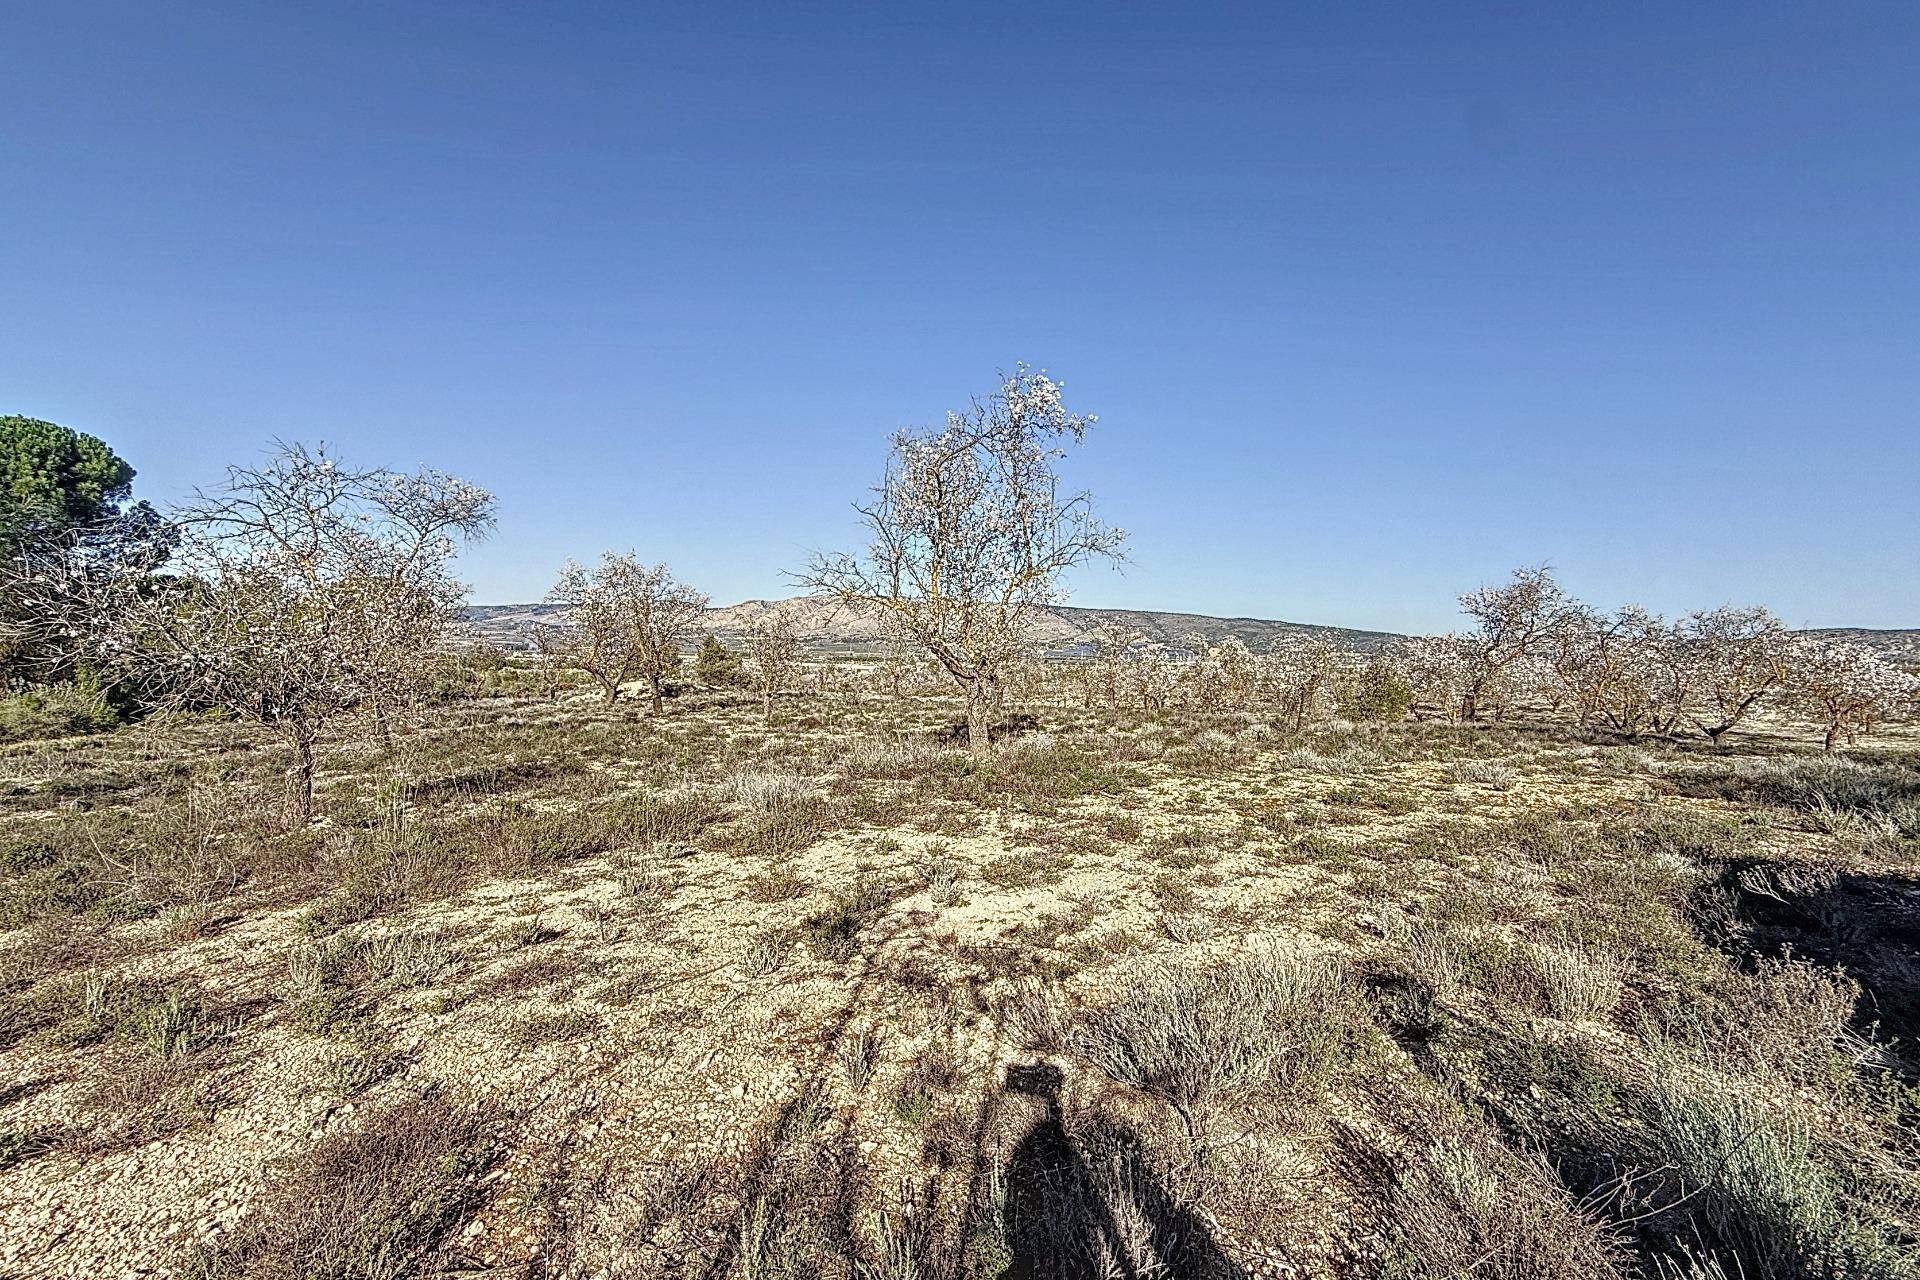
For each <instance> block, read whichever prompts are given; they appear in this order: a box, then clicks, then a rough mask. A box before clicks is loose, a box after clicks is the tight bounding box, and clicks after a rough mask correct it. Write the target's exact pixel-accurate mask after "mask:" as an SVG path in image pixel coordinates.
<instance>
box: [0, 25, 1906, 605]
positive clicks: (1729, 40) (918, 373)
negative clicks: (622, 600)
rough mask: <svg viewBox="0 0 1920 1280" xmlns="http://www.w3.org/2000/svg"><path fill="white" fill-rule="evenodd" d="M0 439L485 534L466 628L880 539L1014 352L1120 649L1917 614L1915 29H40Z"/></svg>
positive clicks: (14, 252)
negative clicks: (1484, 611) (903, 445)
mask: <svg viewBox="0 0 1920 1280" xmlns="http://www.w3.org/2000/svg"><path fill="white" fill-rule="evenodd" d="M0 60H3V61H0V65H3V66H4V70H5V78H4V89H3V90H0V173H4V175H5V181H6V194H5V196H4V198H3V199H0V412H17V413H26V414H31V415H34V416H38V417H45V418H52V419H54V420H56V421H59V422H63V423H66V424H68V425H70V426H73V427H76V428H80V429H82V430H86V431H91V432H93V433H95V434H97V435H100V436H102V437H104V438H106V439H107V440H108V441H110V442H111V443H112V444H114V445H115V446H116V447H117V448H118V449H119V450H120V451H121V452H122V453H123V454H124V455H125V456H126V457H127V458H128V459H129V460H130V461H132V462H133V463H134V464H135V465H136V466H137V467H138V468H139V470H140V480H139V482H138V489H139V492H140V493H142V494H143V495H144V496H147V497H149V498H153V499H156V500H165V499H167V498H169V497H172V496H174V495H177V494H178V493H179V492H181V491H182V490H183V489H185V488H186V487H188V486H190V485H192V484H194V483H197V482H203V481H206V480H209V479H212V478H215V477H216V476H217V475H218V474H219V469H220V467H221V466H222V465H223V464H224V463H226V462H228V461H230V460H233V459H244V458H249V457H254V456H257V455H258V453H259V451H260V449H261V448H262V446H263V443H264V441H266V440H267V439H268V438H269V437H273V436H280V437H285V438H292V439H301V440H307V441H315V440H322V439H324V440H326V441H327V442H329V443H330V444H332V445H333V446H335V448H336V449H337V451H339V452H341V453H343V454H344V455H346V456H348V457H350V458H353V459H355V460H359V461H366V462H378V463H385V464H391V465H396V466H408V467H411V466H415V465H418V464H420V463H423V462H431V463H433V464H436V465H438V466H441V467H443V468H445V469H447V470H450V471H453V472H456V473H458V474H460V475H463V476H466V477H468V478H470V479H473V480H476V481H479V482H481V483H483V484H486V485H488V486H489V487H491V488H492V489H494V490H495V492H496V493H497V494H498V495H499V498H500V503H501V524H500V531H499V534H498V536H497V537H496V538H495V539H494V540H493V541H492V542H490V543H489V544H487V545H485V546H484V547H483V548H481V549H480V550H479V551H478V552H476V553H474V554H473V555H471V556H469V557H468V558H467V560H466V561H465V565H464V572H465V574H466V576H467V577H468V578H469V579H470V580H471V581H472V582H473V584H474V587H475V598H476V599H478V600H481V601H496V602H497V601H509V600H525V599H530V598H534V597H537V596H539V595H540V594H541V593H542V592H543V591H544V590H545V588H546V586H547V585H548V583H549V582H550V581H551V578H552V576H553V573H554V571H555V570H556V568H557V567H558V565H559V563H560V562H561V560H562V559H563V558H565V557H566V556H567V555H569V554H572V555H575V556H579V557H582V558H585V557H588V556H592V555H595V554H597V553H598V552H599V551H600V550H602V549H604V548H608V547H615V548H622V549H625V548H629V547H631V548H635V549H637V550H638V551H639V552H640V553H641V554H642V555H643V556H645V557H647V558H649V559H664V560H666V561H668V562H669V563H670V564H672V565H673V566H674V567H675V568H676V569H677V570H679V571H680V572H681V574H682V576H684V577H685V578H687V579H689V580H691V581H693V582H694V583H696V584H697V585H700V586H701V587H703V588H704V589H706V590H707V591H709V592H710V593H711V594H712V595H713V596H714V597H715V598H716V600H720V601H730V600H734V599H739V598H743V597H748V596H765V595H774V594H786V593H787V592H788V591H789V588H788V586H787V585H786V583H785V582H784V580H783V578H782V577H781V570H783V569H787V568H792V567H796V566H797V565H799V564H800V563H801V562H802V561H803V559H804V558H805V555H806V553H807V551H808V550H809V549H814V548H832V547H840V546H846V545H851V544H852V543H853V541H854V540H855V539H856V537H857V533H856V530H855V526H854V523H853V520H852V517H851V515H850V513H849V510H848V503H849V502H850V501H851V500H853V499H854V498H856V497H859V496H860V495H861V492H862V490H863V488H864V487H865V486H866V485H868V484H870V483H871V482H872V481H873V479H874V478H875V477H876V476H877V474H878V471H879V469H880V465H881V462H882V460H883V453H884V440H885V436H886V434H887V432H888V431H890V430H891V429H892V428H894V427H896V426H899V425H904V424H913V423H923V422H929V421H933V420H937V419H938V418H939V416H940V415H941V413H942V412H943V411H944V410H945V409H946V408H947V407H948V406H950V405H955V404H958V403H960V402H962V401H963V400H964V398H965V396H966V395H967V394H969V393H970V392H976V391H983V390H985V389H987V388H988V387H989V386H990V385H991V384H992V381H993V376H994V371H995V370H996V369H999V368H1004V367H1010V366H1011V365H1012V364H1013V363H1014V362H1015V361H1017V360H1027V361H1030V362H1032V363H1034V364H1036V365H1040V366H1043V367H1045V368H1047V369H1048V370H1050V371H1051V372H1053V373H1054V374H1055V375H1056V376H1059V377H1061V378H1063V379H1065V380H1066V382H1067V384H1068V388H1069V399H1070V402H1071V403H1073V404H1074V405H1075V407H1078V408H1082V409H1085V410H1091V411H1093V412H1097V413H1099V414H1100V415H1101V418H1102V422H1101V426H1100V428H1099V429H1098V432H1097V434H1096V435H1093V436H1091V437H1090V438H1089V444H1088V446H1087V448H1086V449H1084V450H1083V451H1081V453H1080V455H1079V456H1078V457H1076V458H1075V459H1074V460H1073V463H1072V468H1071V469H1072V475H1073V478H1074V479H1075V480H1077V481H1080V482H1083V483H1084V484H1086V485H1087V486H1089V487H1091V488H1092V489H1093V490H1094V491H1095V492H1096V493H1097V494H1098V495H1099V497H1100V499H1101V502H1102V506H1103V509H1104V511H1105V513H1106V514H1107V516H1108V517H1109V518H1110V519H1111V520H1113V521H1114V522H1116V523H1119V524H1122V525H1124V526H1126V527H1127V528H1128V529H1130V530H1131V531H1132V532H1133V535H1134V557H1135V563H1134V565H1133V566H1132V567H1131V568H1130V569H1128V570H1127V571H1126V573H1125V574H1124V575H1115V574H1112V573H1109V572H1106V571H1100V572H1097V573H1091V574H1084V575H1082V576H1081V577H1080V578H1079V579H1078V580H1077V582H1076V583H1075V588H1076V590H1075V601H1076V602H1077V603H1082V604H1090V605H1113V606H1121V605H1125V606H1133V607H1144V608H1165V609H1186V610H1194V611H1201V612H1209V613H1240V614H1255V615H1262V616H1268V617H1283V618H1291V619H1299V620H1305V621H1321V622H1338V623H1346V624H1349V625H1355V626H1378V627H1390V628H1395V629H1407V628H1438V627H1444V626H1447V625H1450V623H1451V622H1452V620H1453V616H1454V615H1453V603H1452V598H1453V596H1454V595H1455V594H1456V593H1457V592H1459V591H1461V590H1464V589H1466V588H1469V587H1471V586H1473V585H1474V584H1475V583H1477V582H1479V581H1482V580H1486V579H1490V578H1495V577H1499V576H1501V575H1503V574H1504V573H1505V571H1506V570H1507V569H1509V568H1511V567H1512V566H1514V565H1517V564H1522V563H1538V562H1541V561H1550V562H1551V563H1552V564H1553V565H1554V566H1555V568H1556V569H1557V570H1558V571H1559V572H1560V574H1561V576H1562V578H1563V580H1564V581H1565V582H1566V583H1567V584H1568V585H1569V586H1570V587H1571V588H1572V589H1573V590H1575V591H1576V592H1578V593H1579V594H1581V595H1582V596H1584V597H1587V598H1589V599H1591V600H1593V601H1594V602H1596V603H1600V604H1614V603H1619V602H1621V601H1625V600H1635V601H1640V602H1643V603H1645V604H1647V605H1649V606H1652V607H1656V608H1661V609H1665V610H1669V611H1677V610H1683V609H1686V608H1690V607H1694V606H1697V605H1706V604H1716V603H1722V602H1725V601H1729V600H1731V601H1738V602H1747V601H1758V602H1765V603H1769V604H1771V605H1773V606H1774V607H1775V608H1776V609H1777V610H1779V611H1780V612H1781V613H1782V614H1783V615H1784V616H1785V617H1786V618H1787V619H1788V620H1789V621H1790V622H1792V623H1795V624H1807V625H1818V624H1831V625H1839V624H1851V625H1868V626H1920V590H1916V583H1917V582H1920V573H1917V572H1916V571H1917V570H1920V537H1916V523H1917V521H1916V515H1917V514H1920V444H1917V443H1916V436H1917V435H1920V432H1917V430H1916V429H1917V428H1920V72H1917V71H1916V68H1920V7H1917V6H1915V5H1914V4H1913V3H1912V0H1901V2H1899V3H1888V4H1847V3H1839V4H1831V5H1813V4H1804V3H1797V4H1768V3H1759V4H1754V3H1741V4H1724V5H1721V4H1707V3H1701V4H1673V3H1657V4H1653V3H1647V4H1589V5H1572V4H1546V5H1500V6H1493V5H1445V4H1426V3H1421V4H1412V3H1409V4H1404V5H1374V4H1365V3H1355V4H1347V3H1340V4H1332V3H1329V4H1324V5H1305V4H1298V5H1280V4H1262V5H1257V6H1256V5H1249V6H1246V7H1244V8H1234V7H1227V6H1210V5H1198V6H1186V5H1169V4H1154V5H1130V4H1084V5H1047V4H1021V5H1010V6H1006V7H999V6H994V5H988V4H972V5H939V6H925V7H921V6H916V5H905V4H875V5H872V6H860V7H851V6H839V7H836V6H827V5H781V6H774V5H761V6H751V7H750V6H734V5H724V4H722V5H674V6H658V7H655V6H646V5H640V4H629V3H619V4H615V3H607V4H562V3H554V4H525V3H521V4H506V3H475V2H462V3H451V2H448V3H438V4H429V3H391V2H383V3H368V4H363V5H339V4H330V3H325V2H323V0H312V2H310V3H305V4H299V5H290V4H265V3H262V4H252V5H246V4H234V5H221V6H211V5H200V4H193V3H181V4H153V3H150V2H149V0H141V2H139V3H124V4H90V3H86V2H84V0H60V2H58V3H19V2H17V0H16V2H14V3H9V4H6V5H5V7H4V8H0Z"/></svg>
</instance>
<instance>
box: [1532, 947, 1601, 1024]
mask: <svg viewBox="0 0 1920 1280" xmlns="http://www.w3.org/2000/svg"><path fill="white" fill-rule="evenodd" d="M1522 955H1523V956H1524V957H1525V959H1526V963H1527V965H1528V967H1529V968H1530V969H1531V971H1532V978H1533V982H1534V983H1535V985H1536V987H1537V989H1538V991H1539V994H1540V999H1541V1001H1542V1003H1543V1004H1544V1005H1545V1006H1546V1009H1547V1012H1549V1013H1551V1014H1552V1015H1553V1016H1554V1017H1556V1018H1565V1019H1567V1020H1569V1021H1573V1022H1582V1021H1586V1020H1588V1019H1592V1018H1599V1017H1603V1016H1605V1015H1606V1014H1608V1013H1611V1012H1612V1011H1613V1008H1614V1006H1615V1005H1617V1004H1619V1003H1620V995H1621V991H1622V985H1621V984H1622V981H1623V979H1624V978H1625V977H1626V965H1625V963H1624V962H1623V961H1621V960H1620V958H1619V957H1617V956H1613V955H1608V954H1605V953H1597V952H1590V951H1586V950H1583V949H1581V948H1579V947H1575V946H1571V945H1569V944H1567V943H1564V942H1549V941H1541V940H1538V939H1529V940H1528V941H1527V942H1525V943H1524V944H1523V946H1522Z"/></svg>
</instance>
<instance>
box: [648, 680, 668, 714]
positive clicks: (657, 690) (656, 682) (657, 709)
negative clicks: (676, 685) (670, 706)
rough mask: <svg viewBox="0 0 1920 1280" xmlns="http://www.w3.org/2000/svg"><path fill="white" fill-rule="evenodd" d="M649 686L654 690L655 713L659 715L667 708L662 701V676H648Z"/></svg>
mask: <svg viewBox="0 0 1920 1280" xmlns="http://www.w3.org/2000/svg"><path fill="white" fill-rule="evenodd" d="M647 688H648V689H650V690H651V691H652V692H653V714H655V715H659V714H660V713H661V712H662V711H663V710H665V709H666V708H665V707H664V706H663V705H662V703H661V695H660V677H659V676H657V675H655V676H648V677H647Z"/></svg>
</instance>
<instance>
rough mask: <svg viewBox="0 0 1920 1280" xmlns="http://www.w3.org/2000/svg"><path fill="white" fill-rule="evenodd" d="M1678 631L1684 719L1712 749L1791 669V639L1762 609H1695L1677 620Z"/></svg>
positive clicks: (1769, 613) (1778, 623)
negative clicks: (1685, 707)
mask: <svg viewBox="0 0 1920 1280" xmlns="http://www.w3.org/2000/svg"><path fill="white" fill-rule="evenodd" d="M1677 632H1678V635H1679V639H1680V649H1681V653H1682V661H1683V662H1684V663H1685V664H1686V667H1687V671H1688V685H1689V689H1688V693H1689V700H1688V710H1687V718H1688V719H1689V720H1691V721H1692V722H1693V724H1694V727H1695V728H1697V729H1699V730H1700V732H1702V733H1704V734H1706V735H1707V737H1708V739H1709V740H1711V741H1712V743H1713V745H1714V746H1716V747H1717V746H1719V745H1720V740H1721V739H1722V738H1724V737H1726V736H1727V734H1728V733H1729V732H1731V731H1732V730H1733V729H1735V728H1737V727H1738V726H1739V724H1740V722H1741V721H1742V720H1745V719H1746V718H1747V716H1748V715H1749V714H1751V713H1752V711H1753V710H1754V708H1756V707H1758V706H1759V705H1760V704H1761V703H1762V702H1763V701H1765V700H1766V699H1767V698H1768V697H1770V696H1771V695H1772V694H1773V693H1774V692H1775V691H1777V690H1778V689H1779V688H1780V686H1781V685H1783V684H1785V683H1786V681H1787V677H1788V676H1789V675H1790V674H1791V673H1792V660H1793V642H1792V637H1790V636H1789V635H1788V634H1787V629H1786V627H1784V626H1783V625H1781V622H1780V619H1778V618H1776V617H1774V616H1773V614H1772V613H1771V612H1769V611H1768V610H1766V609H1764V608H1761V607H1758V606H1753V607H1746V608H1739V607H1735V606H1733V605H1722V606H1720V607H1719V608H1717V609H1700V610H1697V611H1695V612H1693V613H1690V614H1688V615H1687V616H1686V617H1685V618H1683V619H1681V621H1680V623H1679V626H1678V628H1677Z"/></svg>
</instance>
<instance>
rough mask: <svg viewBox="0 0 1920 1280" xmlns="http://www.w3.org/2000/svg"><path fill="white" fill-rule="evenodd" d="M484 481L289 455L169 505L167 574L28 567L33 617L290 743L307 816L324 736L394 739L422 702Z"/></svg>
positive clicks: (110, 672) (299, 449) (303, 453)
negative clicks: (341, 726)
mask: <svg viewBox="0 0 1920 1280" xmlns="http://www.w3.org/2000/svg"><path fill="white" fill-rule="evenodd" d="M492 512H493V498H492V496H491V495H490V494H488V493H487V492H486V491H485V490H484V489H480V488H478V487H476V486H474V485H471V484H467V483H466V482H464V481H461V480H457V479H455V478H453V477H452V476H448V475H445V474H443V473H441V472H438V471H432V470H422V471H418V472H415V473H413V474H403V473H399V472H394V471H388V470H384V469H379V468H368V469H354V468H349V467H346V466H343V465H342V464H341V463H340V462H338V461H337V460H336V459H334V458H331V457H329V456H327V454H326V452H325V451H324V450H323V449H315V450H310V449H308V448H306V447H305V446H302V445H298V444H293V445H282V446H280V447H279V451H278V452H277V453H276V454H275V455H274V456H273V457H272V458H270V459H269V460H268V461H267V462H266V463H265V464H263V465H261V466H259V467H233V468H229V470H228V473H227V479H226V481H225V483H224V484H222V485H221V486H220V487H218V488H216V489H213V490H202V491H199V492H197V493H196V494H195V495H194V496H193V497H192V498H191V499H189V500H187V501H186V502H184V503H182V504H180V506H179V507H178V508H177V509H176V510H175V511H174V512H172V513H171V524H172V527H173V529H174V531H175V533H176V535H177V538H178V545H177V547H176V548H175V549H174V553H173V557H172V560H171V563H170V574H169V576H168V577H166V578H155V577H153V576H151V575H150V574H144V573H137V572H115V573H101V572H99V571H97V567H96V566H93V565H89V564H88V563H86V562H85V561H84V560H76V559H75V557H74V556H73V555H71V554H68V555H63V556H60V557H57V558H54V559H41V560H39V561H37V562H35V563H33V564H30V565H29V566H28V567H27V569H26V570H25V573H26V582H25V583H24V584H23V585H24V589H25V590H27V591H29V592H30V593H31V598H32V600H33V603H34V607H33V609H32V616H33V617H34V618H35V619H36V620H37V621H36V624H35V625H38V626H42V627H52V628H56V629H58V630H60V631H61V632H63V633H65V634H66V635H68V636H69V637H71V638H72V639H73V640H74V641H76V642H78V643H79V645H80V646H81V647H82V648H83V649H84V651H85V652H86V655H87V657H88V659H89V660H90V661H91V662H93V663H94V664H96V665H97V666H98V667H99V668H100V669H101V670H102V671H103V672H105V673H106V674H107V676H108V678H110V679H111V680H113V681H114V682H116V683H117V684H119V685H121V686H122V687H126V688H129V689H131V690H133V691H135V692H136V694H138V695H139V696H142V697H144V698H145V699H146V700H147V701H149V702H150V703H153V704H155V705H158V706H169V705H171V706H181V707H207V706H214V707H220V708H223V709H225V710H227V711H229V712H231V713H232V714H234V715H236V716H239V717H241V718H243V719H248V720H253V721H256V722H258V723H260V724H263V725H266V726H267V727H269V728H271V729H272V730H273V731H274V732H275V733H277V734H279V735H280V737H281V738H282V739H283V740H284V741H285V742H286V743H287V745H288V747H289V748H290V750H291V751H292V754H293V757H294V763H293V766H292V768H291V769H289V771H288V778H289V792H290V796H291V800H292V805H293V809H294V812H295V813H296V815H297V816H298V817H299V819H300V821H302V822H303V823H304V822H306V821H309V820H311V818H312V816H313V776H314V750H315V745H316V743H317V742H318V739H319V736H320V734H321V732H322V731H323V729H325V727H326V726H327V725H328V724H329V723H331V722H332V721H334V720H336V719H339V718H341V717H343V716H346V715H349V714H355V713H359V714H364V715H366V716H367V717H368V718H369V719H370V720H371V722H372V723H374V724H375V725H376V726H378V727H379V729H380V731H381V732H382V734H383V735H384V734H385V732H386V727H387V722H388V717H389V716H390V715H391V713H392V712H393V711H394V710H396V709H398V708H399V707H401V706H404V705H407V704H409V703H411V702H413V701H416V700H417V699H418V698H419V697H420V695H421V694H422V692H423V691H424V689H425V688H426V686H427V684H428V682H429V681H430V679H431V677H432V675H433V672H434V670H435V662H436V659H437V656H438V653H439V651H440V649H441V642H442V640H443V637H444V635H445V633H446V629H447V626H448V625H449V623H450V622H451V620H452V618H453V615H454V611H455V609H456V608H457V607H458V604H459V602H460V600H461V599H462V598H463V596H464V594H465V589H464V588H463V587H462V586H461V585H460V584H459V583H458V582H456V581H455V580H454V579H453V577H452V574H451V566H452V560H453V557H454V554H455V552H456V551H457V550H458V546H459V543H460V542H461V541H462V540H472V539H476V538H479V537H482V536H484V535H485V534H486V533H487V532H488V531H489V530H490V529H491V528H492V524H493V515H492Z"/></svg>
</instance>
